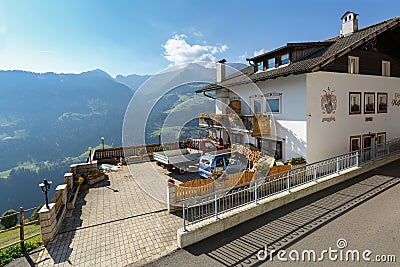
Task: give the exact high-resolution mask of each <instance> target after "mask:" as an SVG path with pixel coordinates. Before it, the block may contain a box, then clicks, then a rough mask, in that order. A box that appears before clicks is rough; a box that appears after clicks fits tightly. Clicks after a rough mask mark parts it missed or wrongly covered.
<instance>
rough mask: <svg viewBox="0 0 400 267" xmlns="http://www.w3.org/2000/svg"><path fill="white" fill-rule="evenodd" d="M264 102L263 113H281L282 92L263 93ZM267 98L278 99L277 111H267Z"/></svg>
mask: <svg viewBox="0 0 400 267" xmlns="http://www.w3.org/2000/svg"><path fill="white" fill-rule="evenodd" d="M264 99H265V104H264V108H265V110H264V113H265V114H281V113H282V94H279V93H269V94H265V95H264ZM268 99H278V100H279V111H275V112H274V111H268V109H267V103H268Z"/></svg>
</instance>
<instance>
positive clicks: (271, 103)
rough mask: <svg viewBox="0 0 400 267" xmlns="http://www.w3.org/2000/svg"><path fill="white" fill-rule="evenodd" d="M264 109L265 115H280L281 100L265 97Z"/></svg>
mask: <svg viewBox="0 0 400 267" xmlns="http://www.w3.org/2000/svg"><path fill="white" fill-rule="evenodd" d="M265 108H266V113H281V98H280V97H267V98H266V107H265Z"/></svg>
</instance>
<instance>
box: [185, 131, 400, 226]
mask: <svg viewBox="0 0 400 267" xmlns="http://www.w3.org/2000/svg"><path fill="white" fill-rule="evenodd" d="M399 151H400V139H397V140H393V141H391V142H388V143H385V144H381V145H376V146H374V147H371V148H365V149H361V150H359V151H354V152H350V153H347V154H344V155H341V156H337V157H334V158H330V159H326V160H323V161H319V162H315V163H312V164H308V165H306V166H302V167H299V168H295V169H291V170H289V171H285V172H281V173H277V174H274V175H271V176H268V177H265V178H261V179H255V180H253V181H251V182H248V183H245V184H241V185H238V186H236V187H233V188H227V189H222V190H219V191H216V192H213V193H211V194H208V195H202V196H199V197H194V198H191V199H187V200H184V201H182V202H181V203H182V210H183V229H184V230H185V231H186V230H187V227H188V226H189V225H192V224H195V223H198V222H201V221H203V220H206V219H210V218H216V219H218V216H219V215H221V214H222V213H226V212H228V211H231V210H234V209H237V208H239V207H242V206H245V205H248V204H251V203H254V204H257V202H258V201H259V200H261V199H264V198H267V197H270V196H272V195H276V194H278V193H282V192H288V193H290V191H291V189H293V188H296V187H299V186H301V185H305V184H309V183H312V182H314V183H315V182H318V179H320V178H323V177H327V176H329V175H332V174H339V173H340V172H341V171H344V170H347V169H350V168H353V167H358V166H360V165H364V164H367V163H369V162H371V161H375V160H377V159H379V158H383V157H385V156H388V155H390V154H393V153H396V152H399Z"/></svg>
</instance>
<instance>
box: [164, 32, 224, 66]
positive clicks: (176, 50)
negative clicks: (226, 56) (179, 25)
mask: <svg viewBox="0 0 400 267" xmlns="http://www.w3.org/2000/svg"><path fill="white" fill-rule="evenodd" d="M186 39H187V36H186V35H184V34H179V35H178V34H176V35H174V36H172V37H171V38H170V39H168V40H167V42H165V44H164V45H162V47H163V48H164V49H165V52H164V58H165V59H166V60H168V61H170V62H172V64H171V65H178V64H182V63H189V62H196V61H216V60H217V58H216V57H215V54H218V53H222V52H225V51H226V50H227V49H228V46H227V45H217V46H211V45H199V44H195V45H191V44H189V43H188V42H187V41H186Z"/></svg>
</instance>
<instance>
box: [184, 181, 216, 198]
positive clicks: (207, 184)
mask: <svg viewBox="0 0 400 267" xmlns="http://www.w3.org/2000/svg"><path fill="white" fill-rule="evenodd" d="M212 192H214V181H213V180H204V179H197V180H192V181H188V182H185V183H182V184H180V185H179V186H177V187H176V200H182V199H187V198H190V197H195V196H200V195H205V194H209V193H212Z"/></svg>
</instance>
